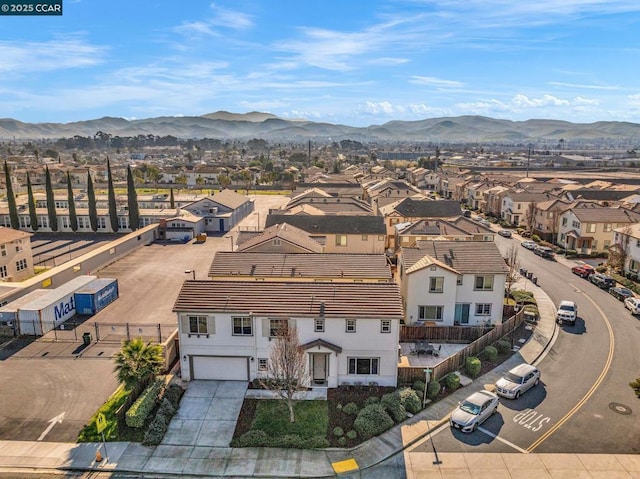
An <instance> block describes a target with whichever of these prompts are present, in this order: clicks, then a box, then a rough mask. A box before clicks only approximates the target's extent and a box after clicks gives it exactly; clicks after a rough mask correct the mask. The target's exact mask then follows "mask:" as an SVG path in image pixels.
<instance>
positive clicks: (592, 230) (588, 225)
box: [587, 223, 596, 233]
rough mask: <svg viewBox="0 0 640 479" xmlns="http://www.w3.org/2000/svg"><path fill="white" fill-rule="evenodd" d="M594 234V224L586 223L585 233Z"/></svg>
mask: <svg viewBox="0 0 640 479" xmlns="http://www.w3.org/2000/svg"><path fill="white" fill-rule="evenodd" d="M595 232H596V224H595V223H587V233H595Z"/></svg>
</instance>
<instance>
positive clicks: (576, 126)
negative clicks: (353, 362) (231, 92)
mask: <svg viewBox="0 0 640 479" xmlns="http://www.w3.org/2000/svg"><path fill="white" fill-rule="evenodd" d="M97 132H103V133H108V134H110V135H111V136H121V137H126V136H138V135H145V136H146V135H156V136H167V135H171V136H175V137H178V138H184V139H186V138H219V139H229V140H230V139H240V140H248V139H252V138H262V139H265V140H270V141H274V140H297V141H299V140H307V139H316V140H324V141H329V140H332V141H339V140H343V139H352V140H358V141H411V142H451V143H453V142H477V143H514V144H515V143H527V142H531V143H536V142H546V143H548V142H558V141H560V140H561V139H562V140H563V141H567V142H573V141H575V142H582V143H590V142H599V143H601V142H611V143H622V144H633V143H634V142H636V141H637V140H638V139H639V138H640V124H637V123H629V122H618V121H599V122H596V123H571V122H568V121H560V120H541V119H538V120H536V119H532V120H526V121H511V120H502V119H495V118H488V117H483V116H459V117H443V118H429V119H424V120H418V121H398V120H396V121H389V122H387V123H384V124H382V125H371V126H367V127H353V126H347V125H338V124H331V123H322V122H313V121H308V120H291V119H283V118H279V117H277V116H275V115H272V114H270V113H261V112H250V113H242V114H240V113H230V112H226V111H218V112H215V113H210V114H206V115H202V116H163V117H156V118H147V119H140V120H127V119H125V118H115V117H104V118H99V119H95V120H86V121H77V122H72V123H23V122H21V121H18V120H14V119H11V118H6V119H0V139H4V140H9V139H18V140H27V139H29V140H37V139H56V138H68V137H73V136H76V135H79V136H85V137H86V136H93V135H95V134H96V133H97Z"/></svg>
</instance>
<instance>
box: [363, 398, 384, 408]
mask: <svg viewBox="0 0 640 479" xmlns="http://www.w3.org/2000/svg"><path fill="white" fill-rule="evenodd" d="M370 404H380V398H379V397H378V396H369V397H368V398H367V399H366V400H365V401H364V405H365V406H369V405H370Z"/></svg>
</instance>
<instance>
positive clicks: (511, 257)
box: [504, 245, 520, 297]
mask: <svg viewBox="0 0 640 479" xmlns="http://www.w3.org/2000/svg"><path fill="white" fill-rule="evenodd" d="M504 260H505V262H506V263H507V268H508V270H507V279H506V285H507V297H509V296H510V295H511V287H512V286H513V283H515V282H516V281H517V280H518V274H519V272H520V261H518V249H517V248H516V247H515V246H513V245H511V247H510V248H509V250H508V251H507V256H506V257H505V258H504Z"/></svg>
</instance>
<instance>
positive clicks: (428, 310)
mask: <svg viewBox="0 0 640 479" xmlns="http://www.w3.org/2000/svg"><path fill="white" fill-rule="evenodd" d="M443 311H444V306H418V319H419V320H424V321H442V313H443Z"/></svg>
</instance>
